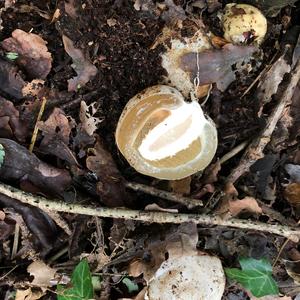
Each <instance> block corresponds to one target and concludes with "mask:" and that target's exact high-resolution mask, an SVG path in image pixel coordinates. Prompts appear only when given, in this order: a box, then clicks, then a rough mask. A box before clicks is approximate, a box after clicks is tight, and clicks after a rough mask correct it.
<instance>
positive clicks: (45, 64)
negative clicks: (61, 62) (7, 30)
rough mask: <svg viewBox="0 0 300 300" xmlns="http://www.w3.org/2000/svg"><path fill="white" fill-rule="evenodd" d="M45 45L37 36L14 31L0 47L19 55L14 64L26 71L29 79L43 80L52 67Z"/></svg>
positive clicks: (18, 30)
mask: <svg viewBox="0 0 300 300" xmlns="http://www.w3.org/2000/svg"><path fill="white" fill-rule="evenodd" d="M46 44H47V42H46V41H44V40H43V39H42V38H41V37H40V36H38V35H37V34H34V33H27V32H25V31H23V30H21V29H16V30H14V31H13V32H12V37H11V38H8V39H5V40H4V41H3V42H2V43H1V46H2V47H3V48H4V49H5V50H6V51H9V52H16V53H18V54H19V56H18V59H17V60H16V62H17V64H18V65H20V66H22V67H23V68H24V69H25V70H26V72H27V74H28V75H29V76H30V79H34V78H40V79H45V78H46V77H47V75H48V74H49V72H50V70H51V66H52V57H51V53H49V52H48V48H47V46H46Z"/></svg>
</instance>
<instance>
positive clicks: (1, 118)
mask: <svg viewBox="0 0 300 300" xmlns="http://www.w3.org/2000/svg"><path fill="white" fill-rule="evenodd" d="M13 136H15V137H16V138H17V139H18V140H19V141H21V142H24V141H25V139H26V137H27V136H28V128H27V124H25V122H23V121H21V120H20V114H19V111H18V110H17V109H16V108H15V106H14V104H13V103H12V102H10V101H8V100H5V99H4V98H1V97H0V137H5V138H12V137H13Z"/></svg>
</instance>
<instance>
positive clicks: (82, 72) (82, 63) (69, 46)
mask: <svg viewBox="0 0 300 300" xmlns="http://www.w3.org/2000/svg"><path fill="white" fill-rule="evenodd" d="M62 39H63V43H64V47H65V50H66V52H67V53H68V55H69V56H71V57H72V60H73V64H72V67H73V69H74V70H75V72H76V73H77V76H76V77H74V78H72V79H69V80H68V91H69V92H71V91H77V90H78V89H79V88H80V87H83V86H84V85H85V84H86V83H87V82H88V81H89V80H91V79H92V78H93V77H94V76H95V75H96V74H97V72H98V70H97V68H96V67H95V66H94V65H93V64H92V63H91V62H90V61H88V60H87V59H86V58H85V56H84V54H83V52H82V51H81V50H80V49H78V48H75V47H74V43H73V41H72V40H71V39H69V38H68V37H67V36H66V35H63V36H62Z"/></svg>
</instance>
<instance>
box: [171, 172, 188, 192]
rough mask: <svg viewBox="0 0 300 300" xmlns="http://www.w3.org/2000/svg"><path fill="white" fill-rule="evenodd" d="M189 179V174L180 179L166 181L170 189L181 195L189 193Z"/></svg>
mask: <svg viewBox="0 0 300 300" xmlns="http://www.w3.org/2000/svg"><path fill="white" fill-rule="evenodd" d="M191 181H192V177H191V176H188V177H185V178H183V179H180V180H170V181H169V182H168V184H169V188H170V191H171V192H174V193H178V194H182V195H189V194H190V192H191Z"/></svg>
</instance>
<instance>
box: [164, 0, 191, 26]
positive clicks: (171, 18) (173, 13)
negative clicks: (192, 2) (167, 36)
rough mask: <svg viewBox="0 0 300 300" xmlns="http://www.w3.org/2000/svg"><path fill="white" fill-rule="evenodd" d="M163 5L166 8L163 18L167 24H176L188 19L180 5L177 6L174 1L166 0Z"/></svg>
mask: <svg viewBox="0 0 300 300" xmlns="http://www.w3.org/2000/svg"><path fill="white" fill-rule="evenodd" d="M163 4H164V5H165V6H166V8H165V10H164V11H163V12H162V14H161V18H162V19H163V20H164V21H165V22H167V23H174V22H177V21H183V20H185V19H186V15H185V11H184V9H183V8H182V6H180V5H176V4H175V3H174V1H173V0H165V1H164V2H163Z"/></svg>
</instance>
